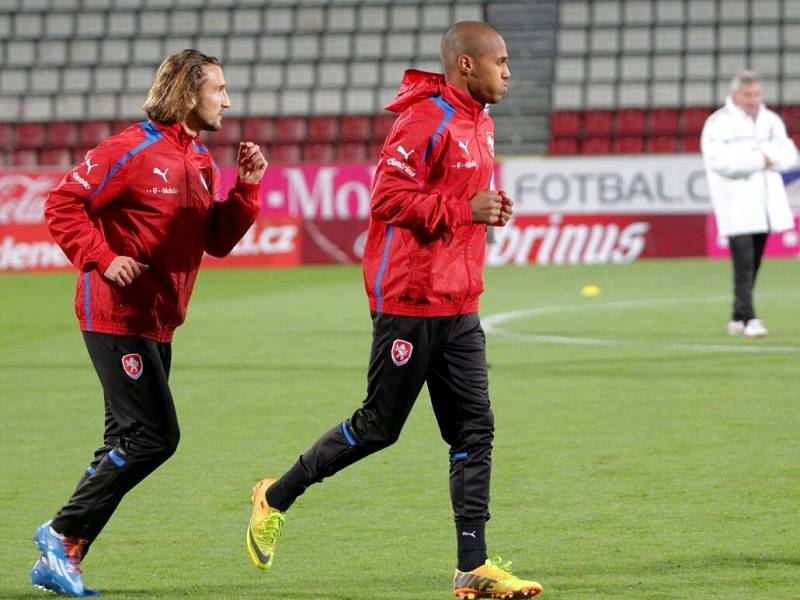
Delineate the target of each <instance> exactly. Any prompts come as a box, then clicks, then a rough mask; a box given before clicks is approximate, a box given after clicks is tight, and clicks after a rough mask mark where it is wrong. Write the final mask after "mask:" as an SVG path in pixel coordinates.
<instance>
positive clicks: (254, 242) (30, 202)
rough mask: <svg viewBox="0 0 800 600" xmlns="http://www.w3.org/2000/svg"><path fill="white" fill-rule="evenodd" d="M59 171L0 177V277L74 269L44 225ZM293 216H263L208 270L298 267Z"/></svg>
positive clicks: (206, 261)
mask: <svg viewBox="0 0 800 600" xmlns="http://www.w3.org/2000/svg"><path fill="white" fill-rule="evenodd" d="M62 176H63V171H55V170H52V171H50V170H40V171H9V172H0V273H3V272H20V271H45V270H53V269H74V267H73V266H72V264H71V263H70V262H69V260H67V257H66V256H64V254H63V253H62V252H61V249H60V248H59V247H58V246H57V245H56V244H55V243H54V242H53V240H52V238H51V237H50V233H49V231H48V230H47V225H46V224H45V222H44V203H45V200H46V197H47V192H48V191H49V190H51V189H52V188H53V187H54V186H56V185H57V184H58V182H59V181H60V180H61V177H62ZM300 223H301V219H300V218H299V217H297V216H289V215H288V214H286V215H280V214H272V215H266V214H262V215H261V216H260V217H259V218H258V220H257V221H256V223H255V224H254V225H253V227H251V228H250V230H249V231H248V232H247V233H246V234H245V236H244V237H243V238H242V240H241V241H240V242H239V243H238V244H237V245H236V247H235V248H234V250H233V251H232V252H231V254H230V256H228V257H226V258H224V259H216V258H212V257H210V256H206V257H204V259H203V264H205V265H208V266H209V267H239V266H242V267H272V266H294V265H299V264H300V261H301V257H302V254H301V250H302V233H303V232H302V228H301V227H300Z"/></svg>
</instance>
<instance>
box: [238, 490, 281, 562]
mask: <svg viewBox="0 0 800 600" xmlns="http://www.w3.org/2000/svg"><path fill="white" fill-rule="evenodd" d="M273 483H275V480H274V479H262V480H261V481H259V482H258V483H256V485H255V487H254V488H253V514H252V515H251V516H250V523H249V524H248V525H247V534H246V536H245V542H246V544H247V554H249V555H250V560H251V561H253V564H254V565H255V566H257V567H258V568H259V569H263V570H267V569H269V568H270V567H271V566H272V560H273V558H275V546H276V544H277V543H278V538H280V537H281V531H282V530H283V522H284V520H285V519H286V514H285V513H282V512H281V511H279V510H276V509H274V508H271V507H270V505H269V504H267V498H266V492H267V488H269V486H271V485H272V484H273Z"/></svg>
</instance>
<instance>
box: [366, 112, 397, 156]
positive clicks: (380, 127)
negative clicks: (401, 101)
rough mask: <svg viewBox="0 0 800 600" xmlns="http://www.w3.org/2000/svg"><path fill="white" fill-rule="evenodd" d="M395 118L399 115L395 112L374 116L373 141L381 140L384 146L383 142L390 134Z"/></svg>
mask: <svg viewBox="0 0 800 600" xmlns="http://www.w3.org/2000/svg"><path fill="white" fill-rule="evenodd" d="M395 119H397V115H393V114H392V115H377V116H375V117H372V141H373V142H376V143H377V142H380V143H381V147H383V142H384V141H385V140H386V136H387V135H389V131H390V130H391V129H392V125H394V121H395ZM376 158H377V157H376Z"/></svg>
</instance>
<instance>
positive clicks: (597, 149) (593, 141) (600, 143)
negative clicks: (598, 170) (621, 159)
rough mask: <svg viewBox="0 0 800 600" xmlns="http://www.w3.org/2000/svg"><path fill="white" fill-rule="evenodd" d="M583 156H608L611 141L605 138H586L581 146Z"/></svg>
mask: <svg viewBox="0 0 800 600" xmlns="http://www.w3.org/2000/svg"><path fill="white" fill-rule="evenodd" d="M581 152H582V153H583V154H609V153H610V152H611V140H610V139H609V138H605V137H593V138H586V139H585V140H583V143H582V144H581Z"/></svg>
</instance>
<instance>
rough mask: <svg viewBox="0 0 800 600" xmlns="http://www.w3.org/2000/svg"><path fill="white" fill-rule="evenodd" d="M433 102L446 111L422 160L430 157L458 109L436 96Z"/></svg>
mask: <svg viewBox="0 0 800 600" xmlns="http://www.w3.org/2000/svg"><path fill="white" fill-rule="evenodd" d="M431 102H433V103H434V104H435V105H436V106H438V107H439V108H441V109H442V110H443V111H444V117H442V121H441V123H439V127H438V128H437V129H436V133H434V134H433V137H432V138H431V141H430V143H429V144H428V146H427V148H425V153H424V154H423V155H422V159H423V160H425V158H426V157H427V156H428V152H430V151H431V149H432V148H433V147H434V145H436V142H438V141H439V138H440V137H441V136H442V132H443V131H444V128H445V127H447V124H448V123H449V122H450V119H452V118H453V115H454V114H455V113H456V109H455V108H453V107H452V106H451V105H450V104H448V103H447V101H446V100H445V99H444V98H442V97H441V96H436V97H435V98H431Z"/></svg>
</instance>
